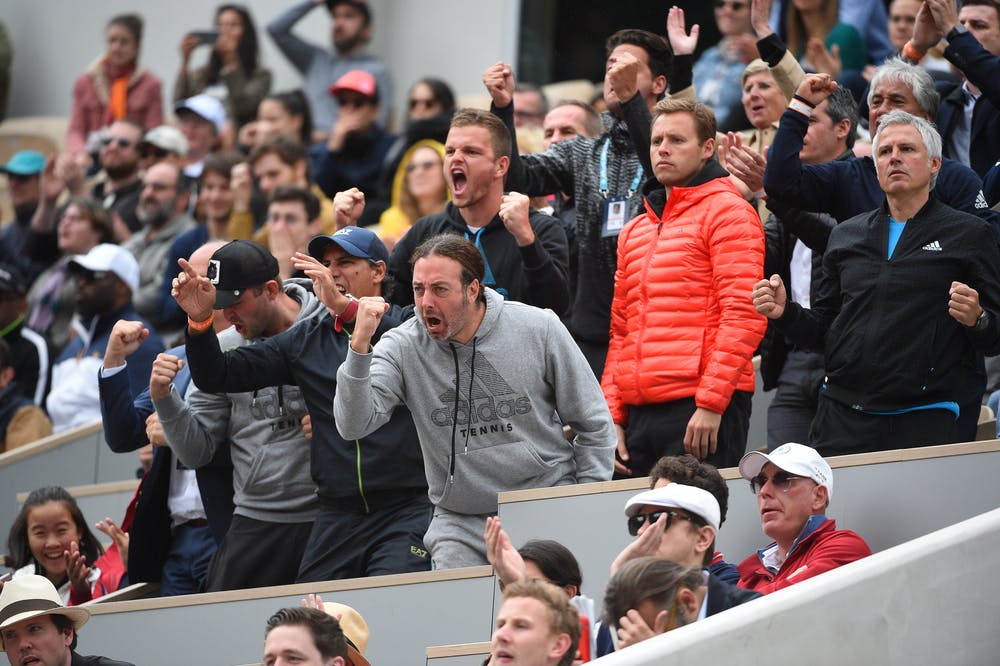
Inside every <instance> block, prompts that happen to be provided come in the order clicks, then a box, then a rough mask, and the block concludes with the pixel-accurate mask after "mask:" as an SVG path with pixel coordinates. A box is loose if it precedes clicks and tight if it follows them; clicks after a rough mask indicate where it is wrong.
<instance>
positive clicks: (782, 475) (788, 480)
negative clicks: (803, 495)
mask: <svg viewBox="0 0 1000 666" xmlns="http://www.w3.org/2000/svg"><path fill="white" fill-rule="evenodd" d="M805 478H807V477H804V476H799V475H798V474H789V473H788V472H785V471H784V470H782V471H780V472H775V473H774V476H770V477H768V476H764V475H763V474H758V475H757V476H755V477H753V478H752V479H750V490H751V491H753V494H754V495H756V494H757V493H759V492H760V491H761V489H762V488H763V487H764V484H765V483H767V482H768V481H770V482H771V485H772V486H774V489H775V490H780V491H781V492H783V493H787V492H788V489H789V488H791V487H792V481H795V480H797V479H805Z"/></svg>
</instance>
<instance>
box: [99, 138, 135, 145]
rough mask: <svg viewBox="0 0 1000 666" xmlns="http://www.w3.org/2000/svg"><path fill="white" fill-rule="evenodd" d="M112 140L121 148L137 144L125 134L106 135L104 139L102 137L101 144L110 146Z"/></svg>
mask: <svg viewBox="0 0 1000 666" xmlns="http://www.w3.org/2000/svg"><path fill="white" fill-rule="evenodd" d="M112 141H113V142H114V144H115V145H116V146H118V147H119V148H131V147H132V146H133V145H134V144H135V142H134V141H132V140H131V139H126V138H125V137H123V136H106V137H104V138H103V139H101V145H102V146H110V145H111V142H112Z"/></svg>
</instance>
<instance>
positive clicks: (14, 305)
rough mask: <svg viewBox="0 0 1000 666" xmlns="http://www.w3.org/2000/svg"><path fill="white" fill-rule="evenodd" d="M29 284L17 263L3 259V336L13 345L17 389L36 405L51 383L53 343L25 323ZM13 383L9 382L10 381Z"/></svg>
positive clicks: (11, 361)
mask: <svg viewBox="0 0 1000 666" xmlns="http://www.w3.org/2000/svg"><path fill="white" fill-rule="evenodd" d="M27 291H28V285H27V283H26V282H25V281H24V277H23V276H22V275H21V273H20V271H18V270H17V267H16V266H12V265H10V264H4V263H0V339H3V340H4V341H6V343H7V344H8V345H9V346H10V351H11V357H10V358H9V359H8V363H7V365H9V366H10V367H11V369H12V370H13V372H14V376H15V379H16V380H17V390H18V391H19V392H20V393H21V394H22V395H23V396H24V397H25V398H27V399H28V400H29V401H30V402H32V403H34V404H36V405H44V404H45V396H46V394H47V393H48V386H49V372H50V367H49V358H50V355H49V346H48V344H47V343H46V342H45V339H44V338H42V336H40V335H39V334H38V333H36V332H35V331H33V330H31V329H30V328H26V327H25V325H24V320H25V312H26V311H27V309H28V301H27V299H26V298H25V296H26V294H27ZM8 383H9V382H8Z"/></svg>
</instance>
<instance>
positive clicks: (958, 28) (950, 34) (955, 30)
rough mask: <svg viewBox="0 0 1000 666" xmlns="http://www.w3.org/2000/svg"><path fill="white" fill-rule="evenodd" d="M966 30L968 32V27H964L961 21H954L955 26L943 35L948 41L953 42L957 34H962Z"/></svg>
mask: <svg viewBox="0 0 1000 666" xmlns="http://www.w3.org/2000/svg"><path fill="white" fill-rule="evenodd" d="M967 32H969V29H968V28H966V27H965V26H964V25H962V24H961V23H956V24H955V27H954V28H952V29H951V30H949V31H948V34H947V35H945V36H944V38H945V39H947V40H948V41H949V42H953V41H955V38H956V37H958V36H959V35H963V34H965V33H967Z"/></svg>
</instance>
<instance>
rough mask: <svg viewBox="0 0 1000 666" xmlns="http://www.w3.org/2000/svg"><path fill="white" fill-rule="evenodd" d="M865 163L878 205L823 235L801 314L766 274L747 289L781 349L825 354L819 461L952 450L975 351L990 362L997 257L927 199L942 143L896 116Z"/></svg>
mask: <svg viewBox="0 0 1000 666" xmlns="http://www.w3.org/2000/svg"><path fill="white" fill-rule="evenodd" d="M812 81H813V85H814V86H818V87H831V86H835V85H836V84H834V83H832V82H830V81H829V79H828V78H827V77H816V78H814V79H812ZM803 106H807V105H805V104H803ZM872 153H873V156H874V159H875V164H876V170H877V172H878V179H879V185H880V187H881V188H882V190H883V191H884V192H885V194H886V201H885V203H884V204H883V205H882V207H881V208H879V209H877V210H874V211H872V212H869V213H864V214H862V215H858V216H857V217H854V218H851V219H849V220H847V221H845V222H843V223H842V224H840V225H839V226H837V227H836V228H835V229H834V230H833V231H832V232H831V234H830V240H829V244H828V245H827V249H826V254H825V255H824V257H823V272H824V276H823V277H824V279H823V282H822V284H821V285H820V286H819V289H818V295H817V298H816V300H815V301H814V302H813V303H812V305H813V307H812V309H805V308H802V307H801V306H799V305H798V304H796V303H789V302H788V298H787V294H786V292H785V286H784V283H783V282H782V280H781V278H780V277H779V276H777V275H773V276H771V278H770V279H767V280H761V281H760V282H759V283H758V284H757V285H755V287H754V290H753V300H754V305H755V306H756V307H757V310H758V312H760V313H761V314H763V315H765V316H767V317H769V318H771V319H773V320H774V321H775V324H776V325H777V327H778V328H779V330H781V331H782V332H783V333H785V335H787V336H788V338H789V339H790V340H792V341H793V342H794V343H795V344H797V345H802V346H803V347H807V348H814V349H825V366H826V372H827V377H826V382H825V384H824V386H823V391H822V395H821V397H820V401H819V406H818V408H817V412H816V418H815V419H814V420H813V424H812V429H811V432H810V442H809V443H810V445H812V446H813V447H814V448H816V449H818V450H819V451H820V452H821V453H822V455H824V456H830V455H840V454H846V453H860V452H863V451H875V450H887V449H895V448H908V447H912V446H922V445H931V444H945V443H949V442H954V441H956V419H957V418H958V409H959V406H958V402H959V399H960V397H961V393H962V389H963V386H962V383H963V382H964V381H966V380H967V378H968V377H969V375H970V372H969V369H970V368H971V367H972V364H973V363H974V362H975V352H976V351H977V350H979V351H983V352H985V353H986V354H996V353H998V352H1000V326H998V322H997V317H998V314H1000V250H998V249H997V245H996V241H995V237H994V236H993V232H992V230H991V229H990V228H989V227H988V226H987V224H986V223H985V222H983V221H982V220H980V219H979V218H977V217H973V216H971V215H968V214H966V213H963V212H960V211H957V210H955V209H953V208H950V207H948V206H946V205H945V204H943V203H941V202H940V201H939V200H938V199H937V198H935V197H932V196H931V195H930V191H931V189H932V188H933V187H934V180H935V177H936V174H937V172H938V170H939V169H940V167H941V137H940V136H939V135H938V133H937V131H936V130H934V128H933V126H932V125H931V124H930V123H929V122H927V121H926V120H924V119H922V118H917V117H916V116H912V115H910V114H908V113H906V112H904V111H900V110H895V111H892V112H890V113H888V114H886V115H885V116H883V117H882V119H881V122H880V123H879V128H878V131H877V132H876V134H875V140H874V144H873V146H872Z"/></svg>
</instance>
